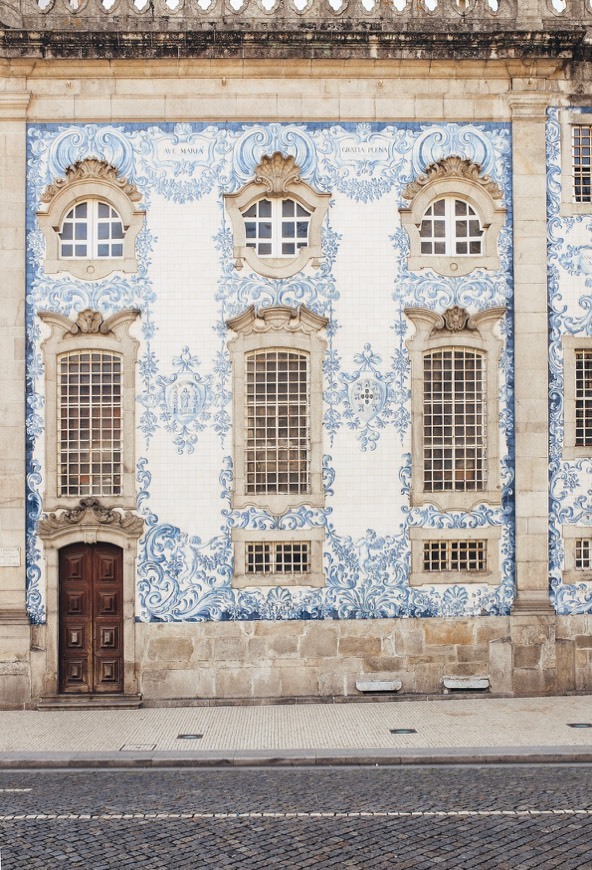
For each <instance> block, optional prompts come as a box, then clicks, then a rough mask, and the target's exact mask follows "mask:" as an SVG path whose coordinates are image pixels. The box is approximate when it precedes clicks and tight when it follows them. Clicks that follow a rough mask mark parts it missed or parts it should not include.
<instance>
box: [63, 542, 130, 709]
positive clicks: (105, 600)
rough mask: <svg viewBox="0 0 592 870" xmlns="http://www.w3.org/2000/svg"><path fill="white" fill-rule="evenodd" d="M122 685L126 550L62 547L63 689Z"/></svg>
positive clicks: (113, 688)
mask: <svg viewBox="0 0 592 870" xmlns="http://www.w3.org/2000/svg"><path fill="white" fill-rule="evenodd" d="M122 691H123V554H122V550H121V548H120V547H115V546H113V544H72V546H70V547H64V548H63V549H62V550H60V692H82V693H84V692H87V693H91V692H122Z"/></svg>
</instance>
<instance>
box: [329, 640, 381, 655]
mask: <svg viewBox="0 0 592 870" xmlns="http://www.w3.org/2000/svg"><path fill="white" fill-rule="evenodd" d="M381 647H382V642H381V640H380V638H379V637H366V638H364V637H340V638H339V644H338V654H339V655H346V656H348V655H353V656H356V655H360V656H368V655H370V656H377V655H380V653H381Z"/></svg>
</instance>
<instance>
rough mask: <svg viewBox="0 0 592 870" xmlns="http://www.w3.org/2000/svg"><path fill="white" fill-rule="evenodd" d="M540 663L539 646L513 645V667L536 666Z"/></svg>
mask: <svg viewBox="0 0 592 870" xmlns="http://www.w3.org/2000/svg"><path fill="white" fill-rule="evenodd" d="M540 663H541V647H540V646H538V645H537V646H514V667H516V668H538V667H539V665H540Z"/></svg>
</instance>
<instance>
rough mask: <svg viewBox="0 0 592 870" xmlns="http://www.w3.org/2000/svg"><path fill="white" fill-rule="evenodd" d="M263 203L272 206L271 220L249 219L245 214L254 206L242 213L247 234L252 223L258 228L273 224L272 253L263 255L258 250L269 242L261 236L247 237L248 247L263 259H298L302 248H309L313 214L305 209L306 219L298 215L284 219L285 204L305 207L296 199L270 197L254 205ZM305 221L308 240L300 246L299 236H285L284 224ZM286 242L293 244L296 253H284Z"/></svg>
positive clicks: (270, 241) (259, 200) (263, 198)
mask: <svg viewBox="0 0 592 870" xmlns="http://www.w3.org/2000/svg"><path fill="white" fill-rule="evenodd" d="M261 202H269V203H270V205H271V216H270V218H269V219H268V220H266V219H265V218H261V217H259V216H257V217H250V216H249V217H247V215H246V213H245V212H246V211H248V210H249V209H250V208H252V206H249V207H248V208H247V209H244V210H243V212H242V215H243V219H244V221H245V232H246V226H247V224H248V223H251V222H254V223H255V225H256V226H257V227H259V225H260V224H262V223H269V224H271V236H270V238H269V245H270V247H271V251H270V253H269V254H262V253H260V252H259V251H258V250H257V245H260V244H262V243H263V244H265V243H266V241H267V240H266V239H264V238H262V237H259V235H257V236H255V238H254V239H251V238H248V237H247V241H246V244H247V247H248V248H250V249H251V250H254V251H255V253H256V254H257V256H258V257H261V258H262V259H268V258H277V259H284V260H285V259H293V258H294V257H297V256H298V251H299V250H300V249H301V248H305V247H307V246H308V239H309V236H310V221H311V218H312V214H311V212H310V211H308V209H305V211H306V212H307V216H306V217H304V218H302V217H298V216H297V215H294V217H293V218H292V217H284V215H283V214H282V211H283V206H284V203H285V202H292V203H294V206H295V208H297V207H298V206H300V207H301V208H304V206H303V205H301V203H299V202H297V201H296V200H295V199H292V198H291V197H284V198H283V199H269V198H268V197H262V198H261V199H258V200H257V201H256V202H254V203H253V204H252V205H256V206H258V205H259V204H260V203H261ZM303 220H305V221H306V225H307V226H306V239H305V241H303V242H302V243H301V244H299V243H298V238H297V236H293V237H288V236H284V235H283V224H284V223H285V222H288V221H290V222H293V223H295V224H296V223H298V222H302V221H303ZM253 242H254V243H255V244H254V245H253ZM284 242H290V243H293V244H294V246H295V249H294V250H295V253H290V254H284V253H282V251H281V248H282V246H283V244H284Z"/></svg>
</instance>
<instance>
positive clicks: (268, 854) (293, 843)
mask: <svg viewBox="0 0 592 870" xmlns="http://www.w3.org/2000/svg"><path fill="white" fill-rule="evenodd" d="M0 855H1V863H0V867H1V870H17V868H18V870H34V868H44V870H53V868H70V867H80V868H85V870H103V868H105V870H119V868H127V867H134V868H135V867H145V868H175V870H186V868H187V870H190V868H201V867H204V868H206V867H212V868H225V867H241V868H256V867H261V868H268V867H286V868H300V867H335V868H348V867H364V868H368V870H370V868H372V870H374V868H395V870H396V868H436V867H437V868H446V870H448V868H451V870H452V868H454V870H461V868H467V870H473V868H496V870H498V868H507V870H520V868H530V867H533V868H534V867H536V868H551V867H559V866H561V868H562V870H569V868H576V867H578V868H587V870H590V868H592V766H584V765H577V766H576V765H574V766H571V765H561V766H555V767H551V766H530V767H516V766H505V767H504V766H498V767H460V766H455V767H406V768H393V767H389V768H378V767H377V768H368V767H365V768H353V767H343V768H335V767H334V768H322V769H319V768H315V769H312V768H284V769H261V768H258V769H238V770H237V769H232V770H212V769H199V770H186V769H184V770H159V771H149V770H136V771H121V770H112V771H64V772H59V771H58V772H36V771H13V772H1V771H0Z"/></svg>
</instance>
